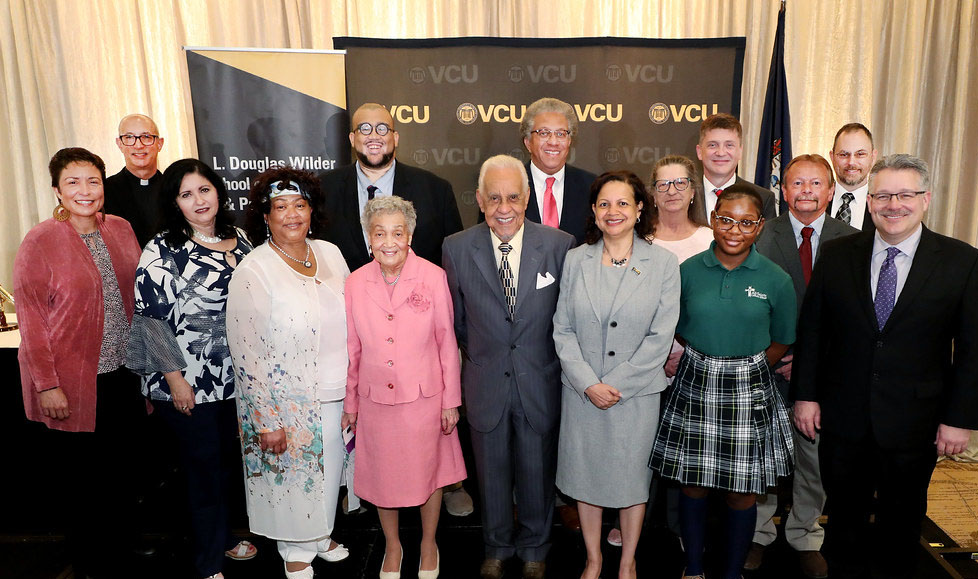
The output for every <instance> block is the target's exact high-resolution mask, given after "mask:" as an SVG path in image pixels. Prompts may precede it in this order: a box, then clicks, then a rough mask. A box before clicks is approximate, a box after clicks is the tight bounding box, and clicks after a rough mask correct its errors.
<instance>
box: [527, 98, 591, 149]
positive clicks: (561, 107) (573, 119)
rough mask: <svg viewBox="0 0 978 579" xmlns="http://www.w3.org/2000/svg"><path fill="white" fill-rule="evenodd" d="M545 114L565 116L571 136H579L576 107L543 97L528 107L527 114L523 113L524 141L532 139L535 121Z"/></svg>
mask: <svg viewBox="0 0 978 579" xmlns="http://www.w3.org/2000/svg"><path fill="white" fill-rule="evenodd" d="M543 113H559V114H562V115H564V118H565V119H567V129H568V130H569V131H570V133H571V136H572V137H573V136H574V135H576V134H577V114H576V113H575V112H574V107H572V106H570V105H569V104H567V103H565V102H564V101H562V100H560V99H555V98H551V97H543V98H542V99H537V100H536V101H534V102H533V104H531V105H530V106H528V107H526V112H525V113H523V120H521V121H520V134H521V135H523V138H524V139H529V138H530V133H531V132H532V131H533V119H535V118H536V117H537V115H542V114H543Z"/></svg>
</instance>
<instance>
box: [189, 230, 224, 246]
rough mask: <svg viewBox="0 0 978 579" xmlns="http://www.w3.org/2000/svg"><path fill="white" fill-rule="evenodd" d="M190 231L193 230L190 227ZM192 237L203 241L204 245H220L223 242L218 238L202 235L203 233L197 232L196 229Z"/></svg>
mask: <svg viewBox="0 0 978 579" xmlns="http://www.w3.org/2000/svg"><path fill="white" fill-rule="evenodd" d="M191 229H193V227H191ZM194 237H196V238H197V239H199V240H201V241H203V242H204V243H220V242H222V241H224V239H222V238H220V237H211V236H210V235H204V234H203V233H201V232H200V231H197V230H196V229H194Z"/></svg>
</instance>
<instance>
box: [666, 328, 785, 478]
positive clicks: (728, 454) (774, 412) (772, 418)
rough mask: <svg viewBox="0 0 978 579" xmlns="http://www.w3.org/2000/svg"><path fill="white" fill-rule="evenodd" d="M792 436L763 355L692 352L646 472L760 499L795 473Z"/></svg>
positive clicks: (675, 386) (671, 394)
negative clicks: (759, 497)
mask: <svg viewBox="0 0 978 579" xmlns="http://www.w3.org/2000/svg"><path fill="white" fill-rule="evenodd" d="M791 429H792V426H791V422H790V419H789V418H788V411H787V409H786V408H785V404H784V401H783V400H782V399H781V395H780V394H779V393H778V390H777V388H775V387H774V380H773V377H772V375H771V371H770V369H769V368H768V365H767V359H766V357H765V354H764V352H760V353H758V354H754V355H753V356H748V357H735V358H721V357H715V356H708V355H706V354H703V353H700V352H697V351H696V350H694V349H692V348H690V347H688V346H687V347H686V352H685V353H684V354H683V357H682V359H681V360H680V362H679V369H678V371H677V373H676V379H675V380H674V381H673V384H672V387H671V388H670V389H669V392H668V397H667V399H666V403H665V406H664V409H663V413H662V420H661V422H660V424H659V431H658V433H657V434H656V438H655V444H654V446H653V447H652V457H651V459H650V460H649V467H650V468H652V470H654V471H656V472H658V473H659V474H660V475H662V476H663V477H665V478H668V479H672V480H675V481H678V482H679V483H680V484H682V485H688V486H700V487H707V488H715V489H722V490H727V491H733V492H738V493H754V494H763V493H765V492H767V489H768V487H772V486H774V485H776V484H777V479H778V477H783V476H787V475H789V474H790V473H791V468H792V453H793V452H794V446H793V442H792V432H791Z"/></svg>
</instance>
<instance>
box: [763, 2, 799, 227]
mask: <svg viewBox="0 0 978 579" xmlns="http://www.w3.org/2000/svg"><path fill="white" fill-rule="evenodd" d="M784 10H785V8H784V2H782V3H781V11H780V12H779V13H778V31H777V34H776V36H775V39H774V53H773V54H772V55H771V73H770V75H769V76H768V79H767V94H766V95H765V97H764V117H763V118H762V120H761V134H760V139H759V140H758V142H759V143H760V145H759V146H758V149H757V169H755V171H754V183H756V184H758V185H760V186H761V187H767V188H769V189H771V191H772V192H773V193H774V197H775V198H776V199H778V214H779V215H780V214H781V213H783V212H784V211H787V209H788V204H787V203H786V202H785V200H784V198H783V197H782V196H781V167H782V166H784V165H787V164H788V161H790V160H791V116H790V115H789V113H788V86H787V82H786V81H785V74H784Z"/></svg>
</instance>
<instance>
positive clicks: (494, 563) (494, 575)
mask: <svg viewBox="0 0 978 579" xmlns="http://www.w3.org/2000/svg"><path fill="white" fill-rule="evenodd" d="M502 577H503V562H502V560H500V559H493V558H489V557H487V558H486V560H485V561H483V562H482V566H481V567H479V579H502Z"/></svg>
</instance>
